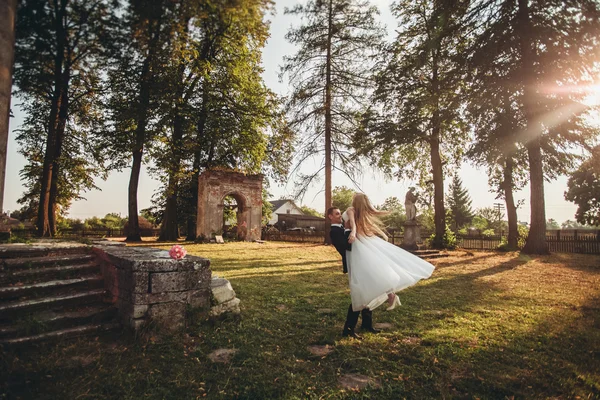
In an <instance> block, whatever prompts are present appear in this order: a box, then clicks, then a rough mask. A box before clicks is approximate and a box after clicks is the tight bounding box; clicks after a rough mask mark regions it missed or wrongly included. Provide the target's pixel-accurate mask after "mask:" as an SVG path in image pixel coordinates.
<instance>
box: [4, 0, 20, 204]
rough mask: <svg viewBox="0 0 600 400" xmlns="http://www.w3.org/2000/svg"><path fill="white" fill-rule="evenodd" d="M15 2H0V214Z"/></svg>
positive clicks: (13, 43)
mask: <svg viewBox="0 0 600 400" xmlns="http://www.w3.org/2000/svg"><path fill="white" fill-rule="evenodd" d="M16 14H17V1H16V0H0V213H2V211H3V210H4V208H3V207H4V179H5V176H6V150H7V148H8V125H9V118H10V95H11V90H12V71H13V61H14V47H15V17H16Z"/></svg>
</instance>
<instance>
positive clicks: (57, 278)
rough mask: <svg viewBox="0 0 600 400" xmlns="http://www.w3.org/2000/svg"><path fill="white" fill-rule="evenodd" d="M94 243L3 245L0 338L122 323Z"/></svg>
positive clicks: (29, 339)
mask: <svg viewBox="0 0 600 400" xmlns="http://www.w3.org/2000/svg"><path fill="white" fill-rule="evenodd" d="M106 296H107V295H106V290H105V288H104V279H103V277H102V273H101V268H100V265H99V264H98V262H97V260H96V256H95V254H94V253H92V250H91V247H89V246H87V245H83V244H80V243H64V242H57V241H47V242H40V243H36V244H33V245H21V244H10V245H0V344H3V345H7V346H13V345H23V344H29V343H35V342H39V341H43V340H52V339H59V338H71V337H76V336H81V335H84V334H92V333H97V332H101V331H105V330H113V329H118V328H119V327H120V325H119V324H117V323H116V322H115V320H116V314H117V309H116V307H114V305H112V304H106V303H105V302H104V301H105V300H106Z"/></svg>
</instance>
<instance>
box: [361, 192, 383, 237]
mask: <svg viewBox="0 0 600 400" xmlns="http://www.w3.org/2000/svg"><path fill="white" fill-rule="evenodd" d="M352 208H354V223H355V224H356V228H357V230H358V231H361V232H362V233H364V234H365V235H367V236H373V235H375V234H377V235H379V236H382V237H383V238H384V239H385V240H387V238H388V237H387V235H386V233H385V230H384V228H383V223H382V222H381V220H380V219H379V216H382V215H387V214H388V213H387V212H385V211H379V210H377V209H375V207H373V206H372V205H371V202H370V201H369V198H368V197H367V195H365V194H364V193H355V194H354V197H353V198H352Z"/></svg>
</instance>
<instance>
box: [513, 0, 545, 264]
mask: <svg viewBox="0 0 600 400" xmlns="http://www.w3.org/2000/svg"><path fill="white" fill-rule="evenodd" d="M518 4H519V10H518V12H517V19H518V21H519V27H518V28H519V33H520V35H519V36H520V50H521V63H522V69H523V73H522V74H521V75H522V77H523V95H524V96H523V97H524V107H525V109H524V111H525V113H524V114H525V118H526V120H527V131H528V132H530V135H529V136H528V137H527V140H528V142H527V143H526V144H525V146H526V147H527V156H528V158H529V185H530V189H531V194H530V204H531V224H530V227H529V235H528V236H527V242H526V243H525V247H524V248H523V252H524V253H526V254H548V245H547V243H546V205H545V202H544V171H543V161H542V149H541V143H540V142H541V135H542V126H541V123H540V122H539V121H538V120H537V119H536V112H535V109H536V103H537V101H536V100H537V99H536V95H535V92H534V87H533V86H534V84H535V79H534V78H535V76H534V73H535V71H534V69H533V58H532V57H533V56H534V54H533V51H532V43H531V38H530V36H529V35H530V34H531V30H532V27H531V21H530V16H529V4H528V0H518ZM531 136H533V138H531Z"/></svg>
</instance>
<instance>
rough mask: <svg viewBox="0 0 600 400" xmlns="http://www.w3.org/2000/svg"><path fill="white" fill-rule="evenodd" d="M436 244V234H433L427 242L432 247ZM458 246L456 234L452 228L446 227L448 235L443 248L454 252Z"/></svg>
mask: <svg viewBox="0 0 600 400" xmlns="http://www.w3.org/2000/svg"><path fill="white" fill-rule="evenodd" d="M434 243H435V233H433V234H432V235H431V236H430V237H429V239H428V240H427V245H428V246H430V247H432V245H433V244H434ZM456 245H457V241H456V235H455V234H454V232H452V231H451V230H450V228H448V227H447V226H446V233H445V234H444V237H443V238H442V248H444V249H448V250H454V249H456Z"/></svg>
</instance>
